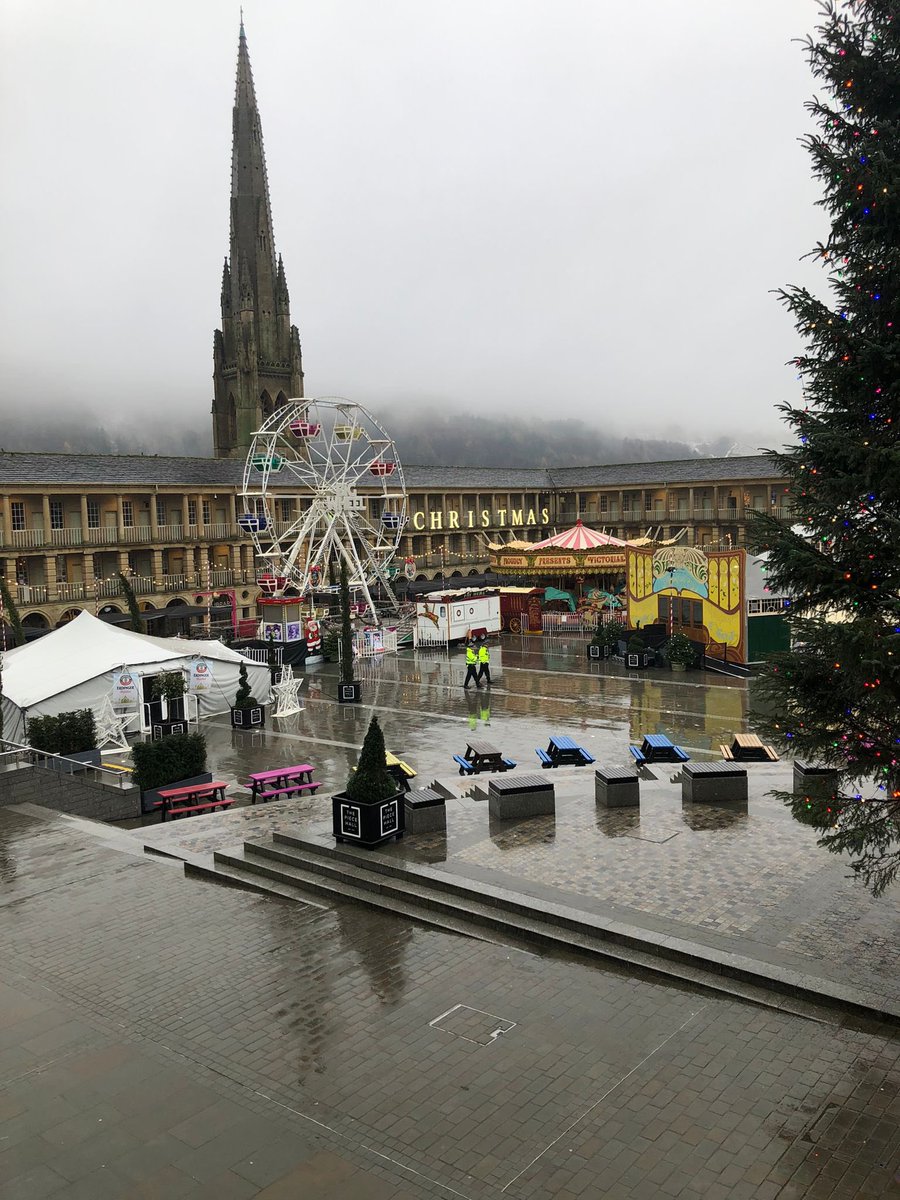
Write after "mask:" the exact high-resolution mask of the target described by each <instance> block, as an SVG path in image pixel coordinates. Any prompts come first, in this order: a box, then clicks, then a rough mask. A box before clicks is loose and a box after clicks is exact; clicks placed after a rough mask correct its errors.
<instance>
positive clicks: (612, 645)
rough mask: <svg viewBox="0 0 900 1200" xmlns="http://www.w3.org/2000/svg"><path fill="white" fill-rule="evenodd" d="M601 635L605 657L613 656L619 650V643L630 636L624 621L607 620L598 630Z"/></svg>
mask: <svg viewBox="0 0 900 1200" xmlns="http://www.w3.org/2000/svg"><path fill="white" fill-rule="evenodd" d="M597 632H598V634H599V635H600V646H601V651H602V656H603V658H612V656H613V655H614V654H618V652H619V643H620V642H624V641H625V638H626V637H627V636H628V629H627V628H626V626H625V625H624V623H623V622H622V621H618V620H616V621H607V622H606V623H605V625H603V626H602V627H601V628H600V629H598V630H597Z"/></svg>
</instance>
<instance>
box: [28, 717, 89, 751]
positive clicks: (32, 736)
mask: <svg viewBox="0 0 900 1200" xmlns="http://www.w3.org/2000/svg"><path fill="white" fill-rule="evenodd" d="M28 741H29V743H30V744H31V745H32V746H33V747H34V748H35V750H43V751H44V753H45V754H63V755H65V754H77V753H78V751H80V750H94V749H96V746H97V730H96V728H95V726H94V714H93V713H92V712H91V710H90V709H89V708H79V709H77V710H76V711H75V712H63V713H58V714H57V715H56V716H55V717H32V718H31V720H30V721H29V722H28Z"/></svg>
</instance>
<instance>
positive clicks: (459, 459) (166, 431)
mask: <svg viewBox="0 0 900 1200" xmlns="http://www.w3.org/2000/svg"><path fill="white" fill-rule="evenodd" d="M376 415H377V417H378V419H379V420H380V421H381V423H382V424H383V425H384V427H385V428H386V429H387V431H388V433H389V434H391V435H392V436H393V437H394V440H395V442H396V444H397V451H398V453H399V455H400V460H401V462H404V463H408V464H416V465H421V466H451V465H452V466H462V467H484V466H495V467H569V466H592V465H596V464H600V463H616V462H622V463H624V462H655V461H660V460H665V459H675V458H692V457H698V456H700V457H706V456H710V455H712V456H715V455H722V454H726V453H729V452H730V453H741V454H752V453H756V452H757V448H756V447H755V446H749V445H748V446H744V445H738V446H735V445H734V443H733V442H732V441H730V439H728V438H717V439H714V440H712V441H709V442H704V443H688V442H681V441H676V440H672V439H667V438H647V437H630V436H622V435H619V434H616V433H613V432H611V431H604V430H600V429H597V428H596V427H594V426H592V425H591V424H590V423H589V422H587V421H582V420H571V419H570V420H552V421H551V420H538V419H535V418H523V417H519V416H515V417H502V416H476V415H473V414H465V413H464V414H454V415H452V416H445V415H443V414H441V415H431V414H429V413H427V412H418V413H410V412H409V411H408V410H407V411H395V412H388V411H382V410H379V411H378V412H377V413H376ZM0 450H21V451H35V452H41V451H43V452H63V453H70V454H163V455H179V456H180V455H184V456H191V457H193V456H208V455H211V454H212V443H211V437H210V430H209V424H208V421H207V420H206V419H203V420H194V419H192V420H181V421H179V420H178V419H177V418H174V419H173V418H171V417H167V418H162V417H157V418H153V417H152V416H149V415H148V414H142V416H141V417H140V418H139V419H134V420H132V421H128V422H125V421H123V420H122V419H121V418H119V419H117V421H115V422H112V421H104V420H103V419H102V418H100V417H99V416H98V415H97V414H96V413H91V412H84V411H82V412H80V413H73V412H72V411H71V410H69V409H66V410H65V411H53V410H49V409H48V410H46V411H40V410H31V411H28V412H19V413H17V414H15V415H12V414H10V415H7V416H5V418H4V419H3V422H2V425H0Z"/></svg>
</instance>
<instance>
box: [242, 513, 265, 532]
mask: <svg viewBox="0 0 900 1200" xmlns="http://www.w3.org/2000/svg"><path fill="white" fill-rule="evenodd" d="M268 524H269V522H268V520H267V519H266V518H265V517H264V516H263V515H262V514H261V513H260V514H257V513H244V515H243V516H242V517H239V518H238V525H240V527H241V529H242V530H243V531H244V533H261V532H262V530H264V529H265V528H267V526H268Z"/></svg>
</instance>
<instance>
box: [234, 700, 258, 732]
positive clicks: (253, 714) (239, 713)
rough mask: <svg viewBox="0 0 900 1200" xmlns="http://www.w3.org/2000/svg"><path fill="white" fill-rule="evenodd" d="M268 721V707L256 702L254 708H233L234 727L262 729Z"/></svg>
mask: <svg viewBox="0 0 900 1200" xmlns="http://www.w3.org/2000/svg"><path fill="white" fill-rule="evenodd" d="M265 723H266V707H265V705H264V704H256V705H254V706H253V707H252V708H233V709H232V710H231V727H232V729H260V728H262V726H263V725H265Z"/></svg>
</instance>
